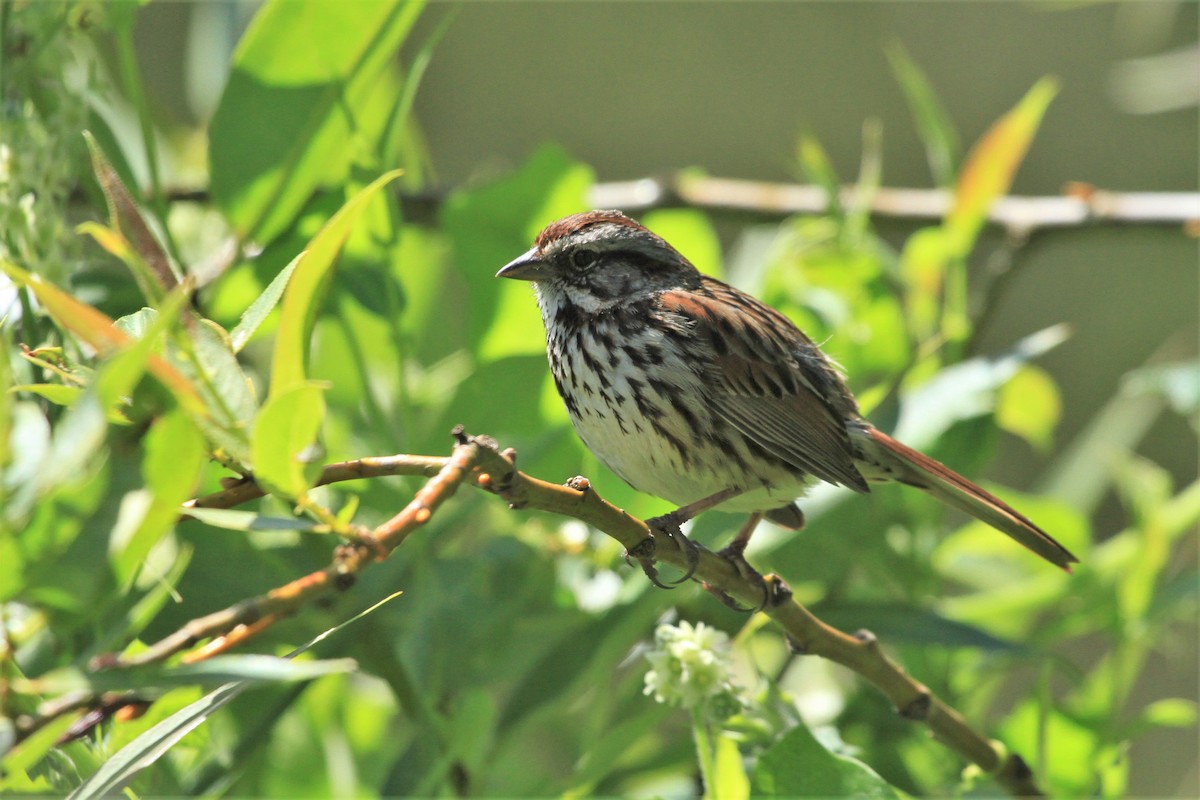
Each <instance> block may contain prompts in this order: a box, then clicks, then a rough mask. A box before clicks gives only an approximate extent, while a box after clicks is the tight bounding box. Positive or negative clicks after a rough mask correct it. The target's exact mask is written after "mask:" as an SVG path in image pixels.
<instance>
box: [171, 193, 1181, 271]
mask: <svg viewBox="0 0 1200 800" xmlns="http://www.w3.org/2000/svg"><path fill="white" fill-rule="evenodd" d="M447 194H448V193H447V192H438V191H427V192H421V193H400V202H401V203H402V204H403V206H404V209H405V212H406V216H408V217H415V218H418V219H432V218H434V217H435V216H436V212H437V210H438V209H439V208H440V207H441V205H442V204H443V203H444V202H445V199H446V196H447ZM170 199H171V200H188V201H203V200H207V199H209V198H208V193H207V192H206V191H182V190H181V191H176V192H173V193H171V194H170ZM839 200H840V201H841V203H842V205H843V207H856V206H858V205H859V204H860V203H862V202H863V201H862V199H861V198H860V197H859V190H858V187H857V186H853V185H848V186H844V187H842V189H841V192H840V193H839ZM588 203H589V205H591V206H592V207H593V208H620V209H622V210H624V211H646V210H649V209H654V208H675V207H680V206H682V207H685V208H699V209H706V210H712V211H744V212H750V213H753V214H760V215H764V216H786V215H790V214H822V213H824V212H826V211H828V210H829V198H828V196H827V195H826V192H825V189H824V188H822V187H820V186H812V185H805V184H796V183H777V182H770V181H752V180H745V179H740V178H712V177H707V176H704V175H695V174H689V173H687V172H681V173H675V174H672V175H668V176H666V177H658V178H638V179H635V180H630V181H610V182H607V183H597V184H595V185H593V186H592V188H591V191H590V193H589V195H588ZM952 203H953V195H952V193H951V192H949V191H947V190H945V189H911V188H904V187H880V188H877V189H875V190H873V191H872V192H871V193H870V195H869V196H868V198H867V199H866V206H867V209H868V210H869V211H870V212H871V214H872V215H873V216H875V217H885V218H894V219H915V220H941V219H943V218H945V216H946V213H947V212H948V211H949V210H950V207H951V205H952ZM987 219H988V221H989V222H991V223H993V224H995V225H999V226H1001V227H1003V228H1005V229H1006V230H1008V231H1009V232H1010V233H1012V234H1014V235H1018V236H1022V235H1029V234H1031V233H1033V232H1035V231H1037V230H1041V229H1053V228H1079V227H1083V226H1085V225H1092V224H1097V223H1101V224H1111V225H1167V226H1176V227H1178V226H1182V227H1183V228H1184V229H1185V231H1187V232H1188V233H1189V234H1190V235H1191V236H1200V193H1197V192H1115V191H1109V190H1105V189H1100V188H1098V187H1095V186H1092V185H1091V184H1087V183H1082V182H1079V181H1071V182H1068V183H1067V184H1066V185H1065V186H1064V187H1063V193H1062V194H1061V195H1058V196H1046V197H1031V196H1018V195H1010V196H1006V197H1001V198H999V199H998V200H997V201H996V202H995V203H994V204H993V206H992V208H991V210H990V211H989V213H988V216H987ZM232 257H233V256H232V254H226V256H224V258H226V259H232Z"/></svg>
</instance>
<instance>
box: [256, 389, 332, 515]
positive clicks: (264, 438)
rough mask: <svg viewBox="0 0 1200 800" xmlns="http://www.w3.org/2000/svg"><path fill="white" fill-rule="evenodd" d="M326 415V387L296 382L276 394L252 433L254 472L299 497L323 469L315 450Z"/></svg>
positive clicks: (274, 487) (266, 482) (271, 485)
mask: <svg viewBox="0 0 1200 800" xmlns="http://www.w3.org/2000/svg"><path fill="white" fill-rule="evenodd" d="M324 418H325V387H324V386H323V385H322V384H318V383H311V382H310V383H303V384H299V385H296V386H293V387H292V388H291V389H289V390H288V391H286V392H283V393H282V394H277V395H273V396H272V397H271V398H270V399H269V400H268V401H267V403H266V405H264V406H263V408H262V411H261V412H260V413H259V415H258V420H257V421H256V422H255V425H254V435H253V436H252V437H251V447H252V452H253V459H254V460H253V464H254V476H255V478H256V479H257V480H258V481H260V482H262V483H263V484H264V485H266V486H268V487H271V488H272V489H273V490H275V491H278V492H282V493H283V494H284V496H286V497H297V496H299V495H300V494H301V493H303V492H304V491H305V490H307V489H308V488H309V487H311V486H312V485H313V482H314V481H315V480H316V478H317V475H318V474H319V473H320V467H321V463H320V459H319V456H317V454H316V452H315V450H316V449H317V448H316V445H317V436H318V434H319V433H320V430H321V423H322V422H323V421H324Z"/></svg>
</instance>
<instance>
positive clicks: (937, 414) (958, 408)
mask: <svg viewBox="0 0 1200 800" xmlns="http://www.w3.org/2000/svg"><path fill="white" fill-rule="evenodd" d="M1068 335H1069V330H1068V329H1067V328H1066V327H1065V326H1062V325H1054V326H1051V327H1049V328H1046V329H1044V330H1041V331H1038V332H1037V333H1033V334H1030V335H1029V336H1026V337H1025V338H1024V339H1022V340H1021V341H1019V342H1017V344H1016V345H1015V346H1014V347H1013V348H1012V349H1011V350H1010V351H1009V352H1007V353H1004V354H1002V355H999V356H994V357H991V358H983V357H980V358H973V359H971V360H969V361H964V362H961V363H959V364H955V365H953V366H950V367H947V368H946V369H943V370H941V371H940V372H939V373H937V375H935V376H934V377H933V378H932V379H931V380H927V381H925V382H924V383H922V384H920V385H919V386H916V387H914V388H911V389H906V390H905V391H904V392H903V394H902V406H901V411H900V420H899V422H898V423H897V425H896V438H898V439H900V440H901V441H903V442H905V443H906V444H908V445H910V446H913V447H918V448H920V447H923V446H925V445H927V444H929V443H930V442H932V441H933V440H935V439H936V438H937V437H938V436H940V435H941V434H942V433H943V432H945V431H946V429H948V428H949V427H950V426H951V425H952V424H954V423H955V422H958V421H960V420H964V419H971V418H972V417H977V416H980V415H982V414H986V413H989V412H991V411H992V410H993V409H994V408H995V403H996V393H997V391H998V390H999V389H1000V387H1001V386H1003V385H1004V384H1005V383H1006V382H1007V381H1009V380H1011V379H1012V377H1013V376H1014V375H1016V374H1017V372H1018V371H1019V370H1020V369H1021V367H1022V366H1023V365H1024V364H1026V363H1027V362H1028V361H1030V360H1031V359H1034V358H1037V357H1039V356H1041V355H1042V354H1044V353H1046V352H1048V351H1050V350H1051V349H1053V348H1055V347H1057V346H1058V345H1060V344H1062V342H1064V341H1066V339H1067V336H1068Z"/></svg>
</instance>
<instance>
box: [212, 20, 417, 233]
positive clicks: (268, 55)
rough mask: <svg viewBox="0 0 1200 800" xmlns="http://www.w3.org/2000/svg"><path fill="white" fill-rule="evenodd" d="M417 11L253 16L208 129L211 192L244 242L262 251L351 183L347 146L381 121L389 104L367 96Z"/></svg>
mask: <svg viewBox="0 0 1200 800" xmlns="http://www.w3.org/2000/svg"><path fill="white" fill-rule="evenodd" d="M423 5H424V4H423V3H422V2H401V1H400V0H381V1H380V2H371V3H343V4H339V5H336V6H334V5H330V4H329V3H327V2H324V1H323V0H272V2H268V3H266V4H265V5H264V6H263V7H262V8H261V9H260V10H259V12H258V13H257V14H256V15H255V17H254V20H253V21H252V22H251V24H250V27H249V28H248V29H247V30H246V33H245V34H244V35H243V37H242V40H241V42H239V44H238V48H237V50H236V52H235V53H234V59H233V72H232V74H231V75H230V77H229V82H228V83H227V84H226V87H225V91H224V93H223V94H222V96H221V102H220V105H219V106H218V107H217V110H216V113H215V114H214V116H213V120H212V123H211V126H210V140H211V144H210V146H209V153H210V157H211V170H212V191H213V196H214V198H215V199H216V201H217V203H218V205H219V206H220V207H221V209H222V210H223V211H224V212H225V215H226V217H227V218H228V219H229V221H230V223H231V224H232V225H233V227H234V229H235V230H236V231H237V233H238V235H239V236H240V237H241V238H242V239H254V240H256V241H258V242H259V243H260V244H264V245H265V244H266V243H268V242H270V241H271V240H273V239H274V238H275V237H276V236H278V235H279V234H280V233H281V232H282V231H283V230H285V229H286V228H287V227H288V226H290V225H291V224H292V222H293V221H294V220H295V218H296V216H297V214H298V213H299V211H300V210H301V208H302V207H303V206H304V205H305V204H306V203H307V202H308V200H309V198H310V197H311V195H312V194H313V192H314V191H315V190H316V189H317V188H318V187H319V186H320V185H322V184H326V183H341V182H343V181H344V180H345V178H346V177H348V175H349V167H350V164H351V163H352V158H353V156H354V154H355V151H356V148H355V147H354V146H353V144H354V143H356V142H357V141H360V140H361V139H363V138H366V139H372V138H374V137H375V136H377V135H378V133H379V132H381V131H382V130H383V128H384V127H385V125H386V109H388V108H391V107H392V106H393V105H394V101H393V102H390V103H381V102H380V100H379V98H378V97H376V96H375V95H374V90H375V88H376V87H377V85H378V84H379V82H380V81H381V80H382V79H384V77H385V76H388V72H387V71H388V70H389V69H391V68H392V62H393V59H394V58H395V54H396V52H397V51H398V50H399V49H400V46H401V44H402V43H403V42H404V39H405V37H406V36H407V35H408V32H409V30H410V29H411V28H412V25H413V23H414V22H415V21H416V19H417V17H418V16H419V14H420V12H421V9H422V7H423ZM395 91H396V92H397V93H398V92H399V91H400V87H399V85H398V84H397V86H396V87H395ZM367 98H371V102H370V103H367ZM368 117H370V118H369V119H368ZM264 119H266V120H270V124H263V123H262V120H264Z"/></svg>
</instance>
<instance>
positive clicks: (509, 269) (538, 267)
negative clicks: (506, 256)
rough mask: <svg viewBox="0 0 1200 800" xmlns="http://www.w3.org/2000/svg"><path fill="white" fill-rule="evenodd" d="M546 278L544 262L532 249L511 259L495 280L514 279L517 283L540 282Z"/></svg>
mask: <svg viewBox="0 0 1200 800" xmlns="http://www.w3.org/2000/svg"><path fill="white" fill-rule="evenodd" d="M546 276H547V270H546V262H545V261H543V260H542V257H541V256H540V255H539V254H538V251H537V248H536V247H534V248H532V249H530V250H529V252H527V253H525V254H523V255H521V256H519V257H518V258H515V259H513V260H512V261H510V262H508V263H507V264H505V265H504V267H503V268H502V269H501V270H500V271H499V272H497V273H496V277H497V278H516V279H517V280H519V281H540V280H544V279H545V278H546Z"/></svg>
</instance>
